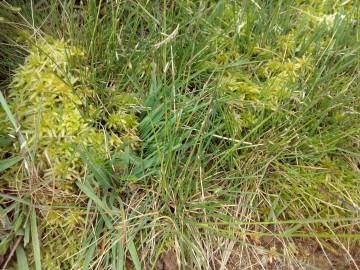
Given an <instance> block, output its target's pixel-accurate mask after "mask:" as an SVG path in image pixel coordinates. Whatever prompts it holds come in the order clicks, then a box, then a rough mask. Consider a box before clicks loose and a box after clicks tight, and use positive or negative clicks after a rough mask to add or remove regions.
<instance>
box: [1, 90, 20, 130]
mask: <svg viewBox="0 0 360 270" xmlns="http://www.w3.org/2000/svg"><path fill="white" fill-rule="evenodd" d="M0 104H1V106H2V107H3V109H4V111H5V113H6V115H7V117H8V118H9V120H10V122H11V124H12V125H13V127H14V128H15V129H16V130H17V129H18V124H17V122H16V120H15V117H14V115H13V114H12V113H11V111H10V108H9V106H8V104H7V102H6V100H5V97H4V95H3V93H2V92H0Z"/></svg>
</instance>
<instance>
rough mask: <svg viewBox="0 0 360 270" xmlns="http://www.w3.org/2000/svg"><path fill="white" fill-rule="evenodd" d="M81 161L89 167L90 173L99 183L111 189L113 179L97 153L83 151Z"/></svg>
mask: <svg viewBox="0 0 360 270" xmlns="http://www.w3.org/2000/svg"><path fill="white" fill-rule="evenodd" d="M81 159H82V160H83V161H84V162H85V163H86V165H88V166H89V168H90V171H91V172H92V173H93V175H94V176H95V179H96V180H97V182H98V183H99V184H100V185H101V186H103V187H107V188H110V187H111V178H110V175H109V173H108V172H107V170H106V169H105V168H104V164H101V163H100V162H99V160H98V158H97V156H96V154H95V153H92V152H91V151H83V152H82V153H81Z"/></svg>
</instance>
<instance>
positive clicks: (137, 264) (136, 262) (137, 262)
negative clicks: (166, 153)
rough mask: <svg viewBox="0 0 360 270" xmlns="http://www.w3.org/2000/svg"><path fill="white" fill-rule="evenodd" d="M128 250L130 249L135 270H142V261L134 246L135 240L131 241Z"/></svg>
mask: <svg viewBox="0 0 360 270" xmlns="http://www.w3.org/2000/svg"><path fill="white" fill-rule="evenodd" d="M128 249H129V252H130V256H131V260H132V262H133V264H134V267H135V269H136V270H141V264H140V260H139V257H138V255H137V251H136V247H135V244H134V241H133V240H130V241H129V244H128Z"/></svg>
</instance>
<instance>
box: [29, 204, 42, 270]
mask: <svg viewBox="0 0 360 270" xmlns="http://www.w3.org/2000/svg"><path fill="white" fill-rule="evenodd" d="M30 223H31V225H30V226H31V242H32V246H33V251H34V261H35V270H41V259H40V242H39V234H38V230H37V224H36V212H35V209H32V210H31V214H30Z"/></svg>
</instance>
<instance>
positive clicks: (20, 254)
mask: <svg viewBox="0 0 360 270" xmlns="http://www.w3.org/2000/svg"><path fill="white" fill-rule="evenodd" d="M16 259H17V264H18V269H19V270H29V265H28V262H27V258H26V254H25V251H24V248H23V247H22V246H21V245H18V247H17V248H16Z"/></svg>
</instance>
